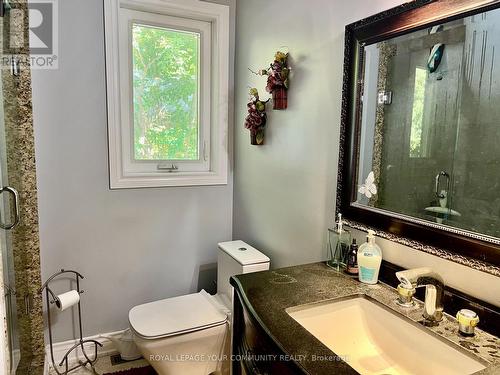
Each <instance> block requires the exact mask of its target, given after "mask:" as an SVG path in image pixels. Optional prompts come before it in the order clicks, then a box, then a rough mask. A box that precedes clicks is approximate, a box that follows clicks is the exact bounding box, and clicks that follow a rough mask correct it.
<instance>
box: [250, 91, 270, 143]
mask: <svg viewBox="0 0 500 375" xmlns="http://www.w3.org/2000/svg"><path fill="white" fill-rule="evenodd" d="M250 97H251V98H250V102H249V103H248V104H247V108H248V115H247V117H246V119H245V128H247V129H248V130H250V143H251V144H252V145H262V144H264V131H265V128H266V122H267V114H266V104H267V102H268V101H269V99H268V100H267V101H262V100H260V99H259V91H258V90H257V89H256V88H252V89H250Z"/></svg>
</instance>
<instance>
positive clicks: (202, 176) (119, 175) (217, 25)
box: [104, 0, 229, 189]
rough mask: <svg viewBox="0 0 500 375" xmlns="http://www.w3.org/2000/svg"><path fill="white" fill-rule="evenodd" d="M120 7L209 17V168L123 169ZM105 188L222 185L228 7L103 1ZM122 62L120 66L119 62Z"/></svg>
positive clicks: (163, 0)
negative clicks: (106, 119)
mask: <svg viewBox="0 0 500 375" xmlns="http://www.w3.org/2000/svg"><path fill="white" fill-rule="evenodd" d="M120 8H126V9H130V10H136V11H141V12H148V13H158V14H162V15H166V16H173V17H183V18H188V19H193V20H200V21H205V22H210V24H211V26H212V28H211V37H212V51H211V61H212V63H211V67H212V69H211V95H210V97H211V103H210V117H211V120H210V142H209V147H208V149H207V150H204V147H201V149H200V154H201V155H200V156H201V157H202V158H203V153H204V152H207V153H208V154H209V157H208V159H209V160H210V167H209V170H208V171H204V172H173V173H169V172H165V171H158V170H154V171H145V172H133V173H131V172H130V170H128V171H127V166H126V163H125V162H124V154H125V153H124V152H123V134H122V133H123V132H122V105H121V92H122V89H123V87H122V85H123V84H122V81H121V80H120V74H121V73H120V72H123V69H127V70H128V64H127V66H126V67H124V66H123V64H120V37H119V36H120V34H119V32H120V27H121V22H120ZM104 12H105V13H104V14H105V30H106V32H105V41H106V84H107V109H108V145H109V146H108V147H109V176H110V188H111V189H122V188H144V187H166V186H196V185H225V184H227V180H228V166H229V163H228V161H229V153H228V131H229V129H228V108H229V107H228V95H229V7H228V6H225V5H219V4H214V3H208V2H204V1H199V0H104ZM120 65H122V66H120Z"/></svg>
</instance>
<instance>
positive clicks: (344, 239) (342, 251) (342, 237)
mask: <svg viewBox="0 0 500 375" xmlns="http://www.w3.org/2000/svg"><path fill="white" fill-rule="evenodd" d="M350 244H351V233H350V232H349V231H348V230H347V229H344V227H343V223H342V216H341V215H340V214H339V220H338V221H337V223H336V225H335V228H328V245H327V246H328V260H327V261H326V265H327V266H329V267H331V268H333V269H335V270H337V271H340V270H341V269H345V268H346V265H347V254H348V253H349V246H350Z"/></svg>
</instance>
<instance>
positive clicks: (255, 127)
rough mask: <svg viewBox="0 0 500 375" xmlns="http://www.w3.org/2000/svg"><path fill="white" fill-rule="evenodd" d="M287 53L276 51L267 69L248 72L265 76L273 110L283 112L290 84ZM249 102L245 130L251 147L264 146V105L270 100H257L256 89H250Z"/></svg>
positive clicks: (286, 105)
mask: <svg viewBox="0 0 500 375" xmlns="http://www.w3.org/2000/svg"><path fill="white" fill-rule="evenodd" d="M288 56H289V54H288V53H285V52H281V51H278V52H276V54H275V55H274V61H273V63H272V64H270V66H269V68H268V69H262V70H259V71H258V72H254V71H253V70H251V69H250V68H249V70H250V71H251V72H252V73H254V74H257V75H259V76H267V85H266V91H267V92H268V93H270V94H271V95H272V99H273V109H277V110H283V109H287V107H288V96H287V91H288V87H289V83H290V71H291V68H290V67H289V66H288ZM250 96H251V100H250V103H248V104H247V107H248V115H247V117H246V118H245V128H247V129H249V130H250V140H251V144H252V145H262V144H264V129H265V126H266V122H267V115H266V104H267V102H268V101H269V100H270V99H268V100H266V101H262V100H260V99H259V92H258V91H257V89H255V88H252V89H250Z"/></svg>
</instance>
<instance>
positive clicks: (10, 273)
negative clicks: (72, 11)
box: [0, 79, 20, 374]
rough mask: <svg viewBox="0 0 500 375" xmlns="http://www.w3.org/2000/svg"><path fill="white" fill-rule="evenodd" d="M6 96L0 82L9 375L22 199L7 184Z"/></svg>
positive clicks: (1, 232) (15, 342)
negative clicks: (14, 242)
mask: <svg viewBox="0 0 500 375" xmlns="http://www.w3.org/2000/svg"><path fill="white" fill-rule="evenodd" d="M4 114H5V113H4V95H3V85H2V81H1V79H0V251H1V259H2V265H1V282H2V284H3V288H2V289H3V296H2V298H3V304H4V311H5V318H6V322H7V332H6V333H7V334H6V337H5V340H6V341H7V342H6V343H5V344H6V353H5V354H6V356H5V357H6V360H7V366H8V368H9V370H10V373H11V374H13V373H15V371H16V368H17V365H18V363H19V361H20V346H19V335H18V331H17V323H18V322H17V303H16V291H15V285H16V284H15V272H14V257H13V251H12V241H11V235H10V231H11V230H13V229H14V228H15V227H16V225H17V224H18V222H19V210H18V207H19V197H18V193H17V190H16V189H15V188H13V187H11V186H9V183H8V173H7V151H6V136H5V122H4Z"/></svg>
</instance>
